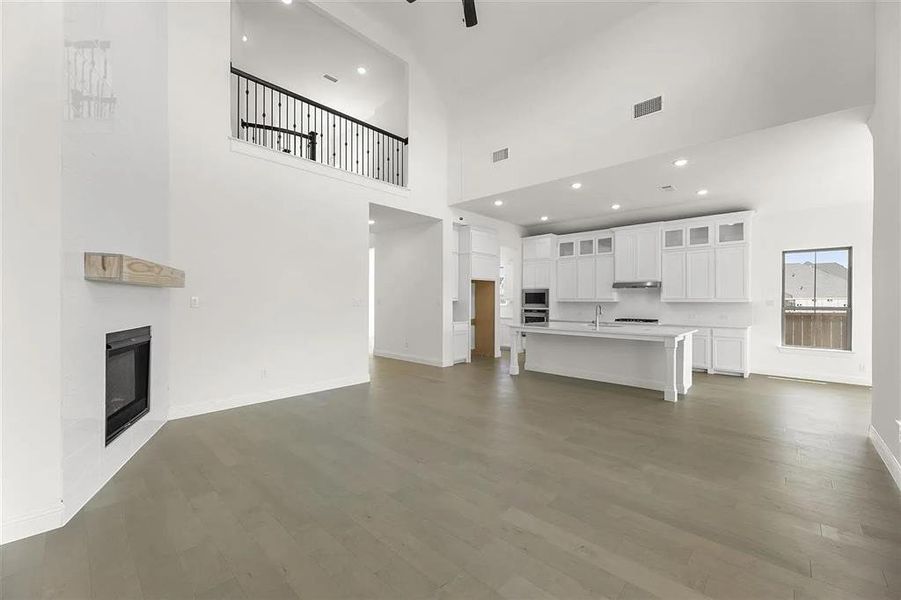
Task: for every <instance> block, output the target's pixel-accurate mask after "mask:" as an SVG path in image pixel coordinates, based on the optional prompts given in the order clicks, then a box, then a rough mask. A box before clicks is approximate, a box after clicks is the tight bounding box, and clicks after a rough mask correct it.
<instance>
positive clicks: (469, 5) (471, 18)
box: [407, 0, 479, 27]
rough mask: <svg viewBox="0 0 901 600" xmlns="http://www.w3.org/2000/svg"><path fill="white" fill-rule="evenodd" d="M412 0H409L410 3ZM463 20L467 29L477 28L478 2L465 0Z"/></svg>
mask: <svg viewBox="0 0 901 600" xmlns="http://www.w3.org/2000/svg"><path fill="white" fill-rule="evenodd" d="M410 1H411V0H407V2H410ZM463 20H464V21H466V26H467V27H475V26H476V25H478V24H479V19H478V18H477V17H476V0H463Z"/></svg>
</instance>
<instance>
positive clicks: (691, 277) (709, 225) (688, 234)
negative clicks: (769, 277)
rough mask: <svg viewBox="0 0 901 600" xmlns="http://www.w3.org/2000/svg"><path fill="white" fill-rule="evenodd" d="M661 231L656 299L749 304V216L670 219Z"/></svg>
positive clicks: (739, 214) (748, 214) (738, 214)
mask: <svg viewBox="0 0 901 600" xmlns="http://www.w3.org/2000/svg"><path fill="white" fill-rule="evenodd" d="M679 231H684V236H683V237H681V238H680V236H679V234H678V233H677V232H679ZM662 232H663V233H662V235H661V240H662V244H663V249H662V255H663V277H662V282H663V289H662V290H661V293H660V298H661V300H663V301H665V302H749V301H750V295H749V290H750V280H749V275H750V266H749V259H750V251H749V243H750V237H749V235H750V213H733V214H729V215H714V216H711V217H704V218H700V219H688V220H685V221H673V222H669V223H664V224H663V229H662ZM680 257H681V258H680ZM680 278H681V283H680V282H679V281H678V280H679V279H680Z"/></svg>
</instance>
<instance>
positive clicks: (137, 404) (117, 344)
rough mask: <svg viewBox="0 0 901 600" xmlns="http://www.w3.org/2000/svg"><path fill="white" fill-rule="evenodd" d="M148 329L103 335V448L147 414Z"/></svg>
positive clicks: (148, 382) (148, 385)
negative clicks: (104, 408)
mask: <svg viewBox="0 0 901 600" xmlns="http://www.w3.org/2000/svg"><path fill="white" fill-rule="evenodd" d="M149 388H150V327H138V328H137V329H128V330H126V331H117V332H115V333H108V334H106V445H107V446H108V445H109V444H110V442H112V441H113V440H114V439H116V437H117V436H118V435H119V434H120V433H122V432H123V431H125V430H126V429H128V428H129V427H130V426H131V425H132V423H134V422H135V421H137V420H138V419H140V418H141V417H143V416H144V415H146V414H147V412H148V411H149V410H150V403H149Z"/></svg>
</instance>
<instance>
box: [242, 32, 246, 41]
mask: <svg viewBox="0 0 901 600" xmlns="http://www.w3.org/2000/svg"><path fill="white" fill-rule="evenodd" d="M241 41H242V42H246V41H247V34H244V35H242V36H241Z"/></svg>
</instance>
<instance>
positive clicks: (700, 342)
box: [691, 329, 710, 371]
mask: <svg viewBox="0 0 901 600" xmlns="http://www.w3.org/2000/svg"><path fill="white" fill-rule="evenodd" d="M691 368H692V369H694V370H695V371H707V370H708V369H710V330H709V329H698V330H697V331H696V332H695V334H694V335H693V336H692V337H691Z"/></svg>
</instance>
